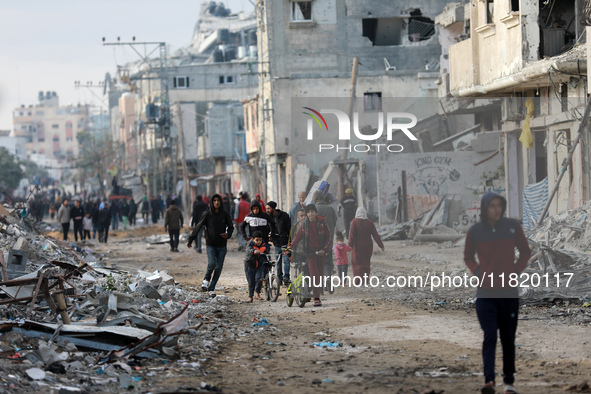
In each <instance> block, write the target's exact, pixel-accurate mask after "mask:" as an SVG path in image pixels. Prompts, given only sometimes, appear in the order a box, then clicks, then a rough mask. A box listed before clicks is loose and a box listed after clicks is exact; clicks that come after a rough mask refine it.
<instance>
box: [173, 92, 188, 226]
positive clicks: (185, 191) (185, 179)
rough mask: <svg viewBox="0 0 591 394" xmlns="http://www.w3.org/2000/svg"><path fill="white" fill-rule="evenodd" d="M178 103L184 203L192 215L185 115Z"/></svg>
mask: <svg viewBox="0 0 591 394" xmlns="http://www.w3.org/2000/svg"><path fill="white" fill-rule="evenodd" d="M176 104H177V110H178V116H179V138H180V140H181V151H182V154H183V161H182V162H181V163H182V168H183V204H184V206H185V210H186V213H187V215H190V214H191V211H190V210H189V209H190V206H191V205H190V204H191V201H190V199H191V197H188V198H187V196H190V194H189V193H188V191H189V179H188V177H187V159H186V157H185V135H184V134H183V117H182V114H181V103H179V102H178V101H177V103H176Z"/></svg>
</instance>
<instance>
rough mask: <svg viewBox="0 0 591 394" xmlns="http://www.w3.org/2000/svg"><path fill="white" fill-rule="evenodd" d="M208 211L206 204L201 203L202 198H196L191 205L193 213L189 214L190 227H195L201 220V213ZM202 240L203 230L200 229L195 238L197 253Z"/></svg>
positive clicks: (199, 250) (199, 251)
mask: <svg viewBox="0 0 591 394" xmlns="http://www.w3.org/2000/svg"><path fill="white" fill-rule="evenodd" d="M208 209H209V208H208V207H207V204H206V203H204V202H203V197H201V196H197V198H196V199H195V202H194V203H193V212H192V214H191V223H190V226H191V227H195V226H196V225H197V223H199V220H200V219H201V216H203V213H204V212H205V211H207V210H208ZM202 238H203V228H201V230H199V234H197V238H196V243H195V244H196V245H195V249H196V250H197V253H201V239H202Z"/></svg>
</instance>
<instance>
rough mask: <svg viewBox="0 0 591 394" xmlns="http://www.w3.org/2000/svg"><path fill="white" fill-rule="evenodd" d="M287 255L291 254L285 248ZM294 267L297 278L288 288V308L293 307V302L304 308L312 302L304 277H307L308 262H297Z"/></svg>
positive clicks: (286, 298) (286, 299) (293, 264)
mask: <svg viewBox="0 0 591 394" xmlns="http://www.w3.org/2000/svg"><path fill="white" fill-rule="evenodd" d="M284 252H285V253H289V252H290V250H289V249H287V248H285V249H284ZM292 267H294V268H295V271H296V272H295V273H296V278H295V279H294V280H293V281H292V282H291V283H290V284H289V286H287V291H286V297H285V301H286V302H287V306H288V307H291V306H292V305H293V302H294V301H296V303H297V305H298V306H299V307H300V308H303V307H304V306H305V305H306V303H307V302H308V301H310V300H311V298H310V292H309V289H308V286H307V284H306V283H305V282H304V276H306V275H307V269H306V268H307V267H308V263H307V262H296V263H292Z"/></svg>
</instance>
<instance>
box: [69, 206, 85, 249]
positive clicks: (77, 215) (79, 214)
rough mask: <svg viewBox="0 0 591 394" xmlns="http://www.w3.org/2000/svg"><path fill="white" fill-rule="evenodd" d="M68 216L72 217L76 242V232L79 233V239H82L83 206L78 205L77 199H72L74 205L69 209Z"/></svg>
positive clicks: (76, 240)
mask: <svg viewBox="0 0 591 394" xmlns="http://www.w3.org/2000/svg"><path fill="white" fill-rule="evenodd" d="M70 216H71V217H72V219H74V241H75V242H78V234H80V240H81V241H82V240H83V239H84V237H83V233H82V219H84V208H82V205H80V201H79V200H75V201H74V206H73V207H72V209H71V210H70Z"/></svg>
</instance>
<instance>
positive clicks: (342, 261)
mask: <svg viewBox="0 0 591 394" xmlns="http://www.w3.org/2000/svg"><path fill="white" fill-rule="evenodd" d="M352 250H353V249H352V248H351V247H350V246H349V245H347V244H346V243H345V237H344V236H343V233H341V232H340V231H337V243H336V244H335V246H334V248H333V251H334V256H335V260H336V263H337V271H338V275H339V278H340V279H341V285H343V286H344V283H345V277H346V276H347V273H348V272H349V255H348V254H347V253H348V252H351V251H352Z"/></svg>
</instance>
